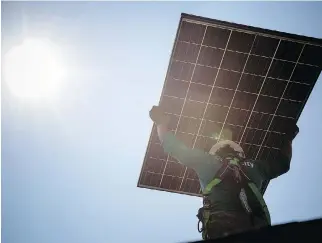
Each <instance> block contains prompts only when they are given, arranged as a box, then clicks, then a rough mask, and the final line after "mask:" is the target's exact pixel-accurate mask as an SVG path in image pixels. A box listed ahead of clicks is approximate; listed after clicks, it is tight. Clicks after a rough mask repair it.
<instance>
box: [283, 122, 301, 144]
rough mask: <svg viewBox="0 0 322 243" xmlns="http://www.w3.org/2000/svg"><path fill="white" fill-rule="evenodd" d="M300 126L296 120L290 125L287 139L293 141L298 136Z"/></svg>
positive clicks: (287, 130)
mask: <svg viewBox="0 0 322 243" xmlns="http://www.w3.org/2000/svg"><path fill="white" fill-rule="evenodd" d="M299 131H300V130H299V127H298V126H297V125H296V123H295V122H294V123H293V124H291V125H289V126H288V127H287V129H286V131H285V132H286V134H285V136H286V139H287V140H288V141H290V142H292V141H293V139H294V138H295V137H296V135H297V134H298V133H299Z"/></svg>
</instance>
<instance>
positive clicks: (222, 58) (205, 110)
mask: <svg viewBox="0 0 322 243" xmlns="http://www.w3.org/2000/svg"><path fill="white" fill-rule="evenodd" d="M206 34H207V27H206V29H205V33H204V35H203V38H202V41H201V45H202V44H203V41H204V38H205V35H206ZM231 35H232V31H230V33H229V36H228V40H227V43H226V45H225V50H224V53H223V55H222V57H221V61H220V64H219V68H220V67H221V65H222V63H223V60H224V57H225V54H226V50H227V47H228V44H229V40H230V37H231ZM200 49H201V47H200ZM197 60H198V58H197ZM217 77H218V72H217V73H216V76H215V79H214V84H215V83H216V79H217ZM213 89H214V87H212V88H211V91H210V95H209V98H208V101H207V104H206V107H205V109H204V111H203V114H202V118H203V117H204V116H205V114H206V112H207V107H208V104H209V101H210V99H211V94H212V92H213ZM201 124H202V123H200V125H199V128H198V131H197V136H196V138H195V140H194V142H193V145H192V148H194V146H195V144H196V142H197V137H198V134H199V132H200V129H201ZM186 172H187V168H186V169H185V171H184V176H185V174H186ZM182 184H183V180H182V182H181V185H180V190H181V188H182Z"/></svg>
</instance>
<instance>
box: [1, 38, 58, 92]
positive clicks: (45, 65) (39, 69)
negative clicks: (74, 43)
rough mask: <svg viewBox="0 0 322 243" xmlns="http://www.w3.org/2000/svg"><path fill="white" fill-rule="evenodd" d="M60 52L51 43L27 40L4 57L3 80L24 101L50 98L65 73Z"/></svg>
mask: <svg viewBox="0 0 322 243" xmlns="http://www.w3.org/2000/svg"><path fill="white" fill-rule="evenodd" d="M58 54H59V52H58V50H57V48H56V47H55V46H54V45H53V44H51V43H50V42H48V41H44V40H40V39H26V40H25V41H23V43H22V44H21V45H19V46H16V47H13V48H12V49H11V50H10V51H8V52H7V53H6V54H5V60H4V80H5V81H6V83H7V84H8V87H9V89H10V91H11V92H12V93H13V94H14V95H15V96H18V97H22V98H47V97H48V98H50V97H52V96H54V95H55V94H56V93H57V91H58V89H59V86H60V82H61V79H62V74H63V70H62V67H61V66H60V60H59V57H58V56H59V55H58Z"/></svg>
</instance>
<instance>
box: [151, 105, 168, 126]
mask: <svg viewBox="0 0 322 243" xmlns="http://www.w3.org/2000/svg"><path fill="white" fill-rule="evenodd" d="M150 118H151V120H152V121H153V122H154V123H155V124H157V125H161V124H162V125H167V124H168V123H169V121H170V118H169V117H168V116H167V115H166V114H164V112H163V110H162V109H161V107H159V106H153V107H152V109H151V110H150Z"/></svg>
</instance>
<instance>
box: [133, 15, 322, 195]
mask: <svg viewBox="0 0 322 243" xmlns="http://www.w3.org/2000/svg"><path fill="white" fill-rule="evenodd" d="M183 23H191V24H198V25H197V26H198V28H199V29H197V30H196V32H197V34H196V33H195V35H193V36H191V35H189V41H182V40H181V41H180V40H179V37H180V31H182V28H184V26H183ZM210 27H215V28H216V29H218V30H219V31H221V32H222V33H224V32H225V31H227V30H228V31H229V35H228V37H227V33H226V37H227V41H226V42H225V43H220V41H218V45H219V46H221V47H211V46H208V45H207V44H206V45H204V41H205V40H206V41H207V40H208V39H209V36H206V35H207V33H208V32H207V29H208V28H210ZM198 33H199V34H200V33H202V35H198ZM232 35H240V36H243V37H245V38H248V39H249V38H251V37H252V36H254V38H253V40H252V41H251V42H252V43H251V45H249V42H248V43H247V41H246V42H244V43H242V44H243V45H241V46H240V43H237V46H238V45H239V47H238V48H240V50H235V51H232V50H231V49H229V48H227V47H228V46H230V48H231V47H232V48H234V47H236V42H235V43H234V42H230V39H231V36H232ZM262 37H269V38H266V39H267V40H268V39H270V40H272V39H273V40H276V39H277V41H278V43H277V46H276V47H275V48H274V51H273V52H272V50H269V48H267V50H266V49H264V52H266V55H267V56H264V55H258V54H256V53H253V49H254V45H255V43H256V44H258V42H256V41H257V40H258V39H260V38H262ZM232 39H233V40H234V37H233V38H232ZM237 39H238V38H237ZM264 39H265V38H264ZM190 40H192V41H190ZM238 40H240V39H238ZM198 41H200V43H198ZM179 42H180V43H185V44H186V45H187V46H188V45H189V44H191V45H199V47H198V46H197V48H198V49H196V48H195V47H193V48H192V49H189V50H188V53H187V52H185V53H184V56H185V60H184V61H180V62H182V63H185V64H187V65H190V68H189V69H188V70H186V72H185V75H186V77H184V79H182V80H180V81H182V83H181V84H180V85H182V87H184V86H186V88H187V90H186V92H185V94H181V97H176V95H173V96H172V95H166V94H165V92H166V87H167V85H169V83H168V80H169V76H170V75H169V74H170V72H171V65H172V64H173V63H174V61H176V59H175V57H176V55H179V54H180V53H179V54H178V53H176V52H180V47H179V48H178V49H177V46H178V43H179ZM259 42H260V41H259ZM231 43H232V44H231ZM289 43H291V44H289ZM234 45H235V46H234ZM280 45H284V46H283V48H286V49H287V48H289V49H292V48H293V49H292V50H293V53H291V54H289V52H285V51H284V52H283V51H280V49H279V47H280ZM287 45H293V46H291V47H288V46H287ZM268 46H269V45H268ZM306 46H310V47H311V46H316V47H322V40H321V39H317V38H312V37H306V36H299V35H294V34H289V33H283V32H279V31H272V30H267V29H261V28H256V27H251V26H246V25H240V24H235V23H229V22H225V21H219V20H214V19H209V18H204V17H199V16H194V15H188V14H182V15H181V18H180V21H179V26H178V30H177V33H176V37H175V42H174V47H173V50H172V53H171V58H170V62H169V68H168V70H167V74H166V78H165V82H164V86H163V89H162V94H161V98H160V104H162V102H163V100H164V98H165V97H168V98H169V99H171V98H172V99H174V98H176V99H178V98H179V99H180V100H183V101H178V102H182V104H180V105H178V106H177V110H176V111H175V112H174V113H169V112H168V114H169V115H172V117H178V121H176V122H173V124H172V130H173V132H174V133H175V134H177V135H178V136H179V135H182V134H183V133H182V131H179V127H180V126H181V125H182V124H183V122H182V123H180V122H181V121H183V120H184V119H188V120H189V119H190V120H191V119H192V117H191V116H186V115H185V114H184V112H185V111H184V109H185V107H186V106H185V104H186V102H190V101H191V100H190V98H189V99H188V96H189V94H190V95H191V93H189V91H190V87H191V85H192V86H194V85H197V84H200V83H198V82H194V81H193V78H194V73H195V72H196V67H197V65H198V67H199V66H201V67H202V66H204V67H205V68H214V67H213V66H212V65H215V66H216V65H218V66H216V67H215V69H217V71H216V74H215V79H214V82H213V85H209V84H208V85H207V84H202V85H205V86H206V87H208V89H209V87H211V90H210V93H209V96H208V99H207V100H203V101H197V102H200V103H202V102H203V103H206V105H205V108H204V109H203V112H202V115H201V119H200V117H194V118H193V119H197V120H200V124H199V125H197V127H198V128H197V133H185V134H186V135H187V136H193V138H192V144H191V146H192V147H195V145H196V143H197V141H198V137H199V138H204V139H205V140H206V139H208V138H209V137H207V136H204V135H203V134H202V131H201V130H202V127H203V125H204V121H205V123H207V122H209V119H207V120H205V116H206V113H207V108H208V105H211V106H212V105H213V104H212V103H211V102H210V101H211V99H212V98H213V97H212V93H213V92H214V90H215V92H216V90H217V89H219V88H220V89H221V90H222V89H225V88H222V87H216V81H217V77H218V75H219V73H220V71H221V70H223V71H225V70H226V71H227V72H229V73H230V72H234V73H239V76H240V77H239V79H238V82H237V86H236V88H235V89H230V91H227V93H229V92H230V93H231V91H233V96H232V98H231V100H230V103H229V105H226V108H227V109H228V111H227V113H226V115H225V118H224V120H223V121H221V122H220V121H211V122H217V123H218V124H219V123H221V124H222V125H221V128H220V133H219V137H220V135H221V134H222V133H223V131H224V128H225V126H226V125H229V126H230V125H233V124H228V123H227V120H228V119H230V118H229V115H230V110H231V109H234V110H235V107H233V103H234V101H235V96H236V95H237V96H238V95H240V92H239V90H238V87H239V85H240V84H241V82H242V78H243V75H252V77H256V78H258V79H263V81H262V83H261V86H260V87H259V89H258V87H256V88H257V90H258V91H257V92H255V93H251V92H249V94H250V95H256V98H255V100H254V103H253V105H252V108H251V109H248V110H247V109H243V108H240V111H242V110H243V112H245V111H246V112H250V114H249V115H247V116H248V119H247V121H246V124H244V126H241V127H243V132H242V135H241V136H240V137H239V140H238V141H239V142H240V143H241V142H242V140H243V138H244V137H245V134H246V137H248V134H249V132H250V131H251V130H252V129H253V128H251V127H248V125H249V124H250V122H251V120H252V119H255V116H256V115H255V114H261V118H262V117H263V116H268V119H267V122H266V124H267V129H261V128H258V127H257V128H254V129H253V130H254V131H252V132H251V133H253V136H252V139H251V143H252V142H253V140H254V139H255V138H256V132H257V131H261V133H263V132H264V137H263V139H261V142H260V144H259V148H258V149H257V151H255V152H254V153H253V155H255V154H256V155H255V158H259V156H260V152H261V151H262V153H264V152H265V153H267V156H270V152H269V149H279V148H278V147H273V146H272V147H267V146H266V145H265V142H268V141H269V140H272V141H271V143H273V144H274V139H270V137H271V136H272V135H274V136H277V137H278V136H280V135H281V134H283V133H282V132H278V131H272V130H270V129H271V127H272V126H275V128H276V126H277V125H276V124H274V122H275V123H276V119H275V117H277V116H278V117H279V118H281V119H289V117H288V116H284V115H283V114H277V113H278V112H279V108H280V106H281V104H282V102H284V103H285V102H293V103H294V102H295V100H292V99H287V98H284V95H285V94H288V93H290V94H292V92H291V91H290V89H292V87H293V86H292V85H293V84H294V86H295V84H297V83H300V84H301V85H307V86H308V87H307V88H308V90H307V92H306V96H305V97H304V98H303V97H302V99H303V100H302V101H301V103H302V104H301V106H300V108H297V109H298V110H297V112H296V116H295V117H293V118H292V119H295V120H298V118H299V116H300V114H301V112H302V110H303V108H304V106H305V104H306V102H307V99H308V97H309V95H310V93H311V91H312V89H313V87H314V84H315V82H316V80H317V78H318V76H317V77H316V78H315V80H314V79H313V78H312V80H313V83H311V84H309V83H308V84H303V82H302V80H301V79H300V81H301V82H302V83H301V82H295V81H293V80H291V78H292V77H293V74H294V73H295V72H296V69H297V68H298V67H299V66H300V65H302V64H304V65H305V66H311V67H318V68H319V70H320V71H321V67H322V63H321V60H317V61H316V62H317V63H315V64H308V63H302V62H301V60H302V59H305V58H307V57H305V55H304V57H303V55H302V53H303V51H304V50H305V47H306ZM256 47H257V46H256ZM203 48H204V49H206V48H208V50H209V48H212V49H211V50H216V51H217V52H218V53H217V54H218V56H219V57H220V55H221V54H220V53H221V52H222V55H221V59H220V60H219V58H218V59H217V60H211V63H208V64H207V65H201V64H200V63H198V61H199V57H200V55H201V56H202V58H203V55H207V52H205V51H202V49H203ZM181 49H183V47H181ZM255 49H256V48H255ZM313 49H314V48H313ZM178 50H179V51H178ZM185 50H187V48H186V49H185ZM294 50H295V51H294ZM245 51H246V52H245ZM261 51H262V52H263V50H261ZM310 51H311V52H312V50H310ZM226 52H227V53H229V55H235V56H238V55H239V54H240V55H241V56H243V58H242V59H240V60H239V61H241V62H243V65H242V69H241V67H240V65H239V64H240V63H238V62H235V67H233V68H234V69H235V70H229V69H226V68H222V64H223V63H225V62H224V59H225V58H226V55H225V54H226ZM233 52H234V53H235V54H233ZM254 52H259V50H254ZM296 52H297V53H298V54H297V55H295V54H296ZM236 53H237V54H236ZM294 53H295V54H294ZM313 53H314V52H313ZM181 54H182V50H181ZM292 55H293V56H292ZM311 55H312V54H311ZM179 56H180V55H179ZM181 56H182V55H181ZM294 56H295V57H296V56H297V58H296V59H295V57H294ZM307 56H310V55H307ZM216 57H217V55H216ZM279 57H284V58H286V59H288V60H284V59H281V58H279ZM250 58H251V59H254V60H252V62H253V63H258V62H260V61H261V62H263V63H264V64H265V65H262V66H263V67H264V69H263V70H261V73H260V74H254V73H248V72H245V70H246V71H247V68H248V69H249V68H251V67H252V66H251V65H249V67H248V66H247V64H248V61H249V59H250ZM256 58H257V62H256ZM266 59H270V60H269V64H267V62H266V63H265V60H266ZM193 60H196V61H195V62H193ZM231 60H234V59H231ZM218 62H219V63H218ZM226 63H228V64H231V63H233V62H232V61H230V62H226ZM280 63H284V64H285V63H289V66H290V67H291V66H292V65H293V64H294V67H293V68H292V69H291V68H290V67H289V68H288V72H287V73H286V74H285V73H284V74H283V75H286V76H285V77H288V78H285V77H283V78H280V77H279V76H278V77H274V78H271V75H272V74H274V71H275V74H274V75H280V73H281V71H280V72H278V70H277V71H276V69H278V67H280V65H279V64H280ZM225 65H226V64H225ZM267 65H269V66H268V67H267ZM191 66H193V67H192V70H191ZM272 66H273V67H274V68H273V71H271V67H272ZM286 66H287V65H286ZM237 69H238V71H237ZM204 70H205V69H204ZM181 71H182V70H181ZM257 71H258V70H257ZM181 73H182V72H181ZM204 73H206V72H204ZM319 73H320V72H319ZM263 74H265V75H263ZM205 76H206V75H205ZM189 77H190V78H189ZM186 78H187V79H189V80H186ZM173 79H174V78H173ZM274 80H279V81H281V83H279V85H282V86H283V92H282V93H281V94H280V95H278V96H272V95H263V94H261V91H262V90H264V92H268V93H269V92H271V93H272V92H276V91H274V90H270V91H269V85H268V86H267V87H268V90H266V88H265V87H266V86H265V82H266V81H268V82H273V81H274ZM197 81H198V80H197ZM311 82H312V81H311ZM290 83H291V85H290ZM178 84H179V83H177V84H176V85H178ZM199 86H200V85H199ZM200 87H201V86H200ZM293 89H294V88H293ZM179 90H180V89H179ZM226 90H229V89H228V88H227V89H226ZM265 90H266V91H265ZM182 91H183V89H182ZM221 92H222V91H221ZM242 92H246V91H242ZM293 93H294V92H293ZM293 95H294V94H293ZM260 96H261V97H260ZM195 98H196V97H195ZM198 98H200V97H198ZM259 99H267V100H269V99H271V100H273V99H275V100H276V99H278V101H277V105H276V106H275V109H274V110H273V111H272V112H267V113H266V114H265V113H263V112H260V111H256V109H258V107H257V106H260V104H265V102H263V101H260V102H259V103H258V100H259ZM194 101H196V100H194ZM200 103H199V104H200ZM173 104H174V103H172V106H173ZM282 106H283V104H282ZM294 106H295V105H294ZM180 107H181V108H180ZM223 107H224V106H223ZM272 107H274V106H272ZM281 110H282V108H281ZM175 113H177V114H175ZM174 115H175V116H174ZM199 116H200V114H199ZM244 122H245V121H244ZM189 124H190V123H189V122H188V126H189ZM197 124H198V123H197ZM206 125H207V124H205V125H204V126H205V127H206ZM236 127H237V125H236ZM195 128H196V126H194V127H191V126H190V127H189V129H191V130H194V131H195V130H196V129H195ZM239 128H240V127H239ZM155 129H156V128H155V125H153V127H152V131H151V136H150V139H149V143H148V147H147V151H146V154H145V158H144V162H143V166H142V170H141V173H140V177H139V181H138V184H137V186H138V187H144V188H150V189H157V190H163V191H169V192H175V193H181V194H187V195H193V196H200V188H199V189H198V188H197V189H196V190H194V191H193V192H191V191H189V190H187V189H186V184H187V183H192V185H191V186H194V188H196V187H198V186H199V180H198V178H197V177H196V175H193V172H191V169H189V168H187V167H185V168H184V172H183V174H182V172H180V173H181V174H180V176H177V175H175V176H173V178H175V179H176V182H175V183H176V189H173V188H170V187H169V188H164V187H162V183H164V179H163V178H164V177H167V178H168V177H169V175H166V174H165V172H166V171H167V166H168V165H169V166H170V164H169V163H173V162H176V160H175V159H173V158H171V157H170V156H169V155H167V156H166V157H165V156H164V155H163V158H161V159H160V158H155V159H157V160H159V162H158V163H160V161H162V165H161V166H160V167H161V171H162V173H161V178H158V179H157V183H154V184H155V185H153V186H152V185H146V184H144V183H142V182H143V181H144V178H143V177H144V176H143V174H144V173H147V172H146V171H144V168H145V167H146V163H147V160H148V159H150V158H151V156H150V158H149V156H148V153H149V150H150V148H151V144H152V140H153V139H155V138H153V133H154V136H155ZM240 129H241V128H240ZM246 130H247V133H246ZM178 133H179V134H178ZM200 133H201V134H200ZM209 139H210V138H209ZM276 140H277V139H275V141H276ZM251 143H250V144H249V147H250V148H251V146H253V145H254V144H251ZM153 144H160V142H158V139H156V141H154V143H153ZM244 145H245V146H246V145H247V143H246V142H244ZM253 147H254V146H253ZM262 148H264V149H263V150H262ZM159 149H160V148H159ZM267 150H268V152H267ZM265 153H264V154H265ZM163 163H164V165H163ZM173 164H175V163H173ZM171 166H172V164H171ZM183 167H184V166H183ZM149 173H151V174H153V173H154V172H151V171H150V172H149ZM154 174H157V173H154ZM187 174H188V175H187ZM191 174H192V175H191ZM155 178H156V177H155ZM155 178H154V179H155ZM173 178H172V181H173ZM178 178H179V179H180V183H178V180H177V179H178ZM188 180H191V181H188ZM170 183H171V182H170ZM184 184H185V185H184ZM183 185H184V187H185V188H183ZM267 185H268V182H266V183H265V184H264V185H262V192H263V193H264V192H265V190H266V187H267ZM170 186H171V185H170ZM198 190H199V192H198V193H196V192H195V191H198Z"/></svg>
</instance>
